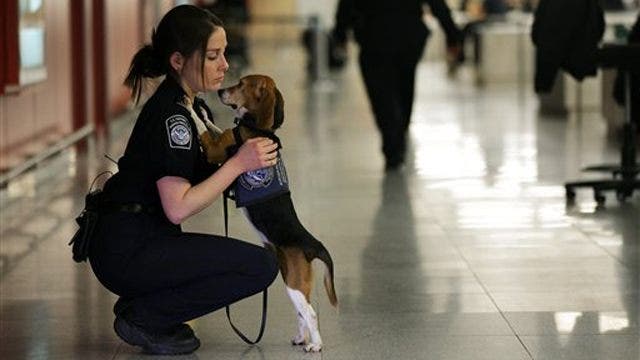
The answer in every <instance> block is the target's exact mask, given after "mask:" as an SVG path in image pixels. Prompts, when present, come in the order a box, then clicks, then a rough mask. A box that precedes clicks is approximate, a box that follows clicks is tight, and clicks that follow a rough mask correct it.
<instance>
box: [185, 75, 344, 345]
mask: <svg viewBox="0 0 640 360" xmlns="http://www.w3.org/2000/svg"><path fill="white" fill-rule="evenodd" d="M218 95H219V96H220V99H221V101H222V103H223V104H225V105H227V106H230V107H231V108H233V109H234V110H235V112H236V124H237V126H236V127H234V128H232V129H226V130H224V131H221V130H220V129H217V128H214V126H213V124H206V122H209V120H208V119H206V118H205V119H204V121H203V120H200V121H198V119H200V118H199V117H197V116H196V117H195V119H194V120H195V122H196V123H199V125H198V132H199V138H200V143H201V144H202V147H203V150H204V151H205V153H206V156H207V160H208V161H209V162H211V163H221V162H224V161H225V160H226V159H227V157H228V156H229V155H230V154H231V153H232V152H233V151H234V149H235V150H237V148H238V147H239V146H240V145H241V144H242V142H244V141H246V140H247V139H249V138H252V137H257V136H262V137H269V138H272V139H274V140H275V141H277V142H278V143H279V139H278V138H277V137H276V136H275V134H274V132H275V130H276V129H277V128H279V127H280V126H281V125H282V122H283V120H284V111H283V110H284V101H283V98H282V95H281V94H280V91H279V90H278V89H277V87H276V84H275V82H274V81H273V79H272V78H270V77H268V76H265V75H249V76H245V77H243V78H241V79H240V81H239V82H238V84H236V85H234V86H231V87H228V88H225V89H221V90H219V91H218ZM203 123H204V124H203ZM279 163H280V162H279ZM281 166H282V170H284V167H283V165H281ZM285 177H286V176H285ZM236 195H237V194H236ZM237 204H238V205H239V202H237ZM239 206H240V205H239ZM243 209H244V214H245V216H246V217H247V219H248V220H249V222H250V223H251V224H252V225H253V227H254V228H255V229H256V231H257V232H258V234H259V236H260V238H261V239H262V241H263V243H264V244H265V246H268V247H270V248H272V249H273V250H275V253H276V255H277V258H278V264H279V267H280V273H281V274H282V278H283V279H284V282H285V284H286V288H287V294H288V295H289V298H290V299H291V301H292V302H293V305H294V307H295V309H296V312H297V316H298V333H297V334H296V335H295V336H294V337H293V339H292V344H294V345H304V350H305V351H307V352H317V351H320V350H321V349H322V338H321V337H320V332H319V331H318V320H317V316H316V312H315V310H314V309H313V307H312V306H311V303H310V296H311V289H312V288H313V272H312V266H311V262H312V260H314V259H319V260H320V261H321V262H322V263H323V264H324V265H325V275H324V286H325V289H326V291H327V295H328V297H329V302H330V303H331V304H332V305H333V306H337V304H338V298H337V296H336V291H335V286H334V282H333V260H332V259H331V255H330V254H329V251H327V249H326V248H325V247H324V245H322V243H321V242H320V241H318V240H317V239H316V238H315V237H314V236H313V235H312V234H311V233H309V232H308V231H307V229H305V227H304V226H303V225H302V224H301V223H300V220H299V219H298V216H297V214H296V211H295V209H294V206H293V202H292V200H291V194H290V192H289V191H288V187H287V191H286V192H284V193H281V194H278V195H276V196H271V197H269V198H267V199H266V200H262V201H259V202H257V203H253V204H249V205H246V206H244V208H243Z"/></svg>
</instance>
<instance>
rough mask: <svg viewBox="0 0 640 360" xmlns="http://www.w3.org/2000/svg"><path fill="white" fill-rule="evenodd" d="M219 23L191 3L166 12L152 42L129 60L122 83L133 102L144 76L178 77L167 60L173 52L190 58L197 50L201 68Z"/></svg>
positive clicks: (209, 14)
mask: <svg viewBox="0 0 640 360" xmlns="http://www.w3.org/2000/svg"><path fill="white" fill-rule="evenodd" d="M222 26H223V24H222V21H221V20H220V19H219V18H218V17H216V16H215V15H213V14H212V13H211V12H209V11H207V10H204V9H201V8H199V7H196V6H193V5H180V6H176V7H174V8H173V9H171V10H170V11H169V12H167V13H166V14H165V15H164V17H163V18H162V20H160V23H159V24H158V27H157V28H156V29H155V30H154V31H153V33H152V36H151V44H145V45H144V46H143V47H142V48H141V49H140V50H138V52H137V53H136V54H135V55H134V56H133V59H132V60H131V65H130V67H129V74H128V75H127V78H126V79H125V80H124V84H125V85H126V86H128V87H129V88H131V90H132V94H131V96H132V97H133V98H134V99H135V102H136V103H138V101H139V100H140V93H141V92H142V81H143V80H144V78H155V77H158V76H162V75H167V74H168V75H171V76H177V74H176V73H175V71H174V70H173V68H172V67H171V64H170V62H169V61H170V57H171V54H173V53H174V52H176V51H177V52H179V53H180V54H182V56H184V57H185V58H189V57H190V56H191V55H193V53H195V52H196V50H198V49H200V52H201V59H200V62H201V68H204V58H205V53H206V51H207V43H208V41H209V37H210V36H211V34H212V33H213V32H214V31H215V30H216V29H217V28H218V27H222ZM203 76H204V74H203Z"/></svg>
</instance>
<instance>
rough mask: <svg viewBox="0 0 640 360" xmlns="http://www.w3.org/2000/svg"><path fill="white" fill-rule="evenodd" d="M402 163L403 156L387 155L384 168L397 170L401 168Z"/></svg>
mask: <svg viewBox="0 0 640 360" xmlns="http://www.w3.org/2000/svg"><path fill="white" fill-rule="evenodd" d="M403 164H404V158H403V157H402V156H393V157H388V158H387V159H386V161H385V165H384V170H385V171H397V170H400V169H401V168H402V165H403Z"/></svg>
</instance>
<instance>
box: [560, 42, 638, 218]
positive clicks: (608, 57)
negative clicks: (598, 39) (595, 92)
mask: <svg viewBox="0 0 640 360" xmlns="http://www.w3.org/2000/svg"><path fill="white" fill-rule="evenodd" d="M598 60H599V63H598V66H599V67H601V68H617V69H619V70H620V71H622V72H623V74H624V83H625V86H624V88H625V111H624V114H625V121H624V125H623V128H622V134H623V139H622V146H621V149H620V164H615V165H597V166H589V167H586V168H584V169H583V171H599V172H609V173H611V174H612V175H613V178H610V179H603V180H590V181H576V182H568V183H566V184H565V186H564V187H565V191H566V199H567V203H568V204H569V205H571V204H573V203H575V198H576V192H575V189H576V188H580V187H587V188H593V195H594V199H595V200H596V203H597V205H598V207H600V208H602V207H603V206H604V203H605V199H606V198H605V196H604V195H603V191H605V190H615V192H616V197H617V199H618V201H620V202H623V201H625V200H626V199H627V198H629V197H631V196H632V195H633V191H634V190H640V180H639V179H637V176H638V173H640V166H639V165H638V163H637V162H636V129H635V124H634V123H633V121H632V119H631V74H632V73H635V74H640V45H637V44H627V45H620V44H605V45H604V46H602V47H601V48H600V49H599V51H598Z"/></svg>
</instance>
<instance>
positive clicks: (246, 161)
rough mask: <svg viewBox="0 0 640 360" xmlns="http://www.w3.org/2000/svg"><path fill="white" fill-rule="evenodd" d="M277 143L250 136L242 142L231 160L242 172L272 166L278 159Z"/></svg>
mask: <svg viewBox="0 0 640 360" xmlns="http://www.w3.org/2000/svg"><path fill="white" fill-rule="evenodd" d="M277 149H278V144H276V143H274V142H273V141H272V140H270V139H267V138H252V139H249V140H247V141H245V142H244V144H242V146H241V147H240V149H238V152H237V153H236V155H234V156H233V158H232V159H233V160H234V161H236V162H237V163H238V166H239V167H240V168H241V169H242V172H247V171H252V170H257V169H262V168H265V167H268V166H273V165H275V164H276V163H277V161H278V158H277V156H278V152H277V151H276V150H277Z"/></svg>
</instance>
